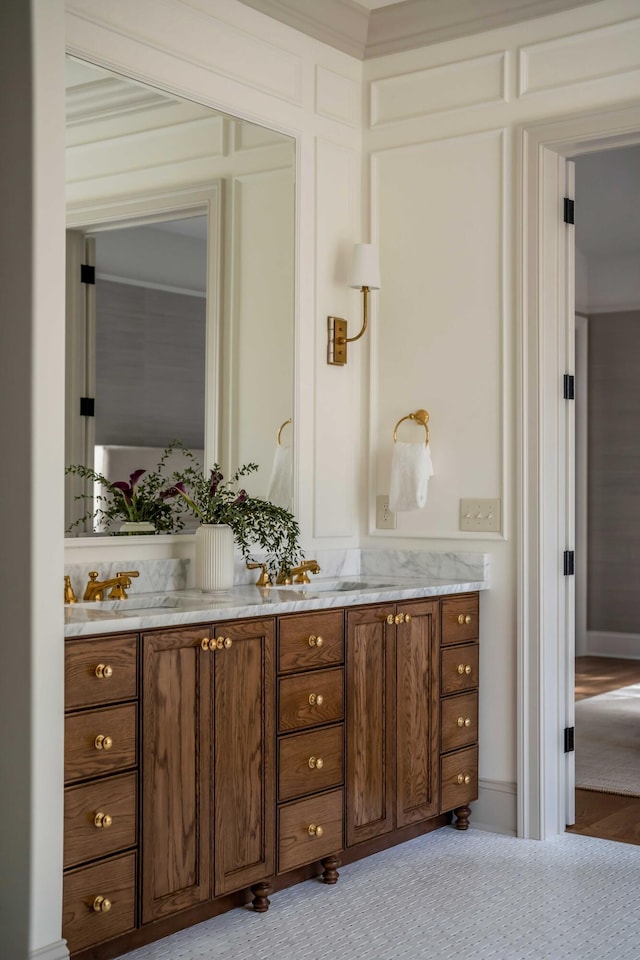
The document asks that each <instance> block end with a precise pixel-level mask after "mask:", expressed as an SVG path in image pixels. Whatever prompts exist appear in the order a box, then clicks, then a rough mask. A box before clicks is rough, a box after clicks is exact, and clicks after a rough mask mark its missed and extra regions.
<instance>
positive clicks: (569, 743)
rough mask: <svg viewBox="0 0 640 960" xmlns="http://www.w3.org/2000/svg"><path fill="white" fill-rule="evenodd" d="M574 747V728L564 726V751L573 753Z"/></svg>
mask: <svg viewBox="0 0 640 960" xmlns="http://www.w3.org/2000/svg"><path fill="white" fill-rule="evenodd" d="M575 749H576V728H575V727H565V728H564V752H565V753H573V752H574V750H575Z"/></svg>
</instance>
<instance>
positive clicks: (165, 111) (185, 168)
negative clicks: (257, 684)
mask: <svg viewBox="0 0 640 960" xmlns="http://www.w3.org/2000/svg"><path fill="white" fill-rule="evenodd" d="M67 68H68V73H67V223H68V227H69V229H70V230H73V231H78V232H80V233H82V234H85V235H86V236H89V237H94V238H95V246H96V261H95V262H96V272H97V285H96V288H95V299H96V303H97V320H96V327H95V331H92V330H90V329H88V328H86V324H87V323H92V322H94V321H91V320H90V319H88V315H87V313H86V312H85V306H86V304H85V303H84V300H83V298H82V293H78V292H77V291H76V293H75V294H73V295H71V294H69V292H68V298H67V299H68V334H67V339H68V343H67V367H68V377H67V380H68V385H67V418H66V422H67V440H66V449H65V460H66V463H85V464H87V465H92V457H93V449H94V444H107V445H117V446H123V445H124V446H127V445H131V446H132V447H134V448H144V447H150V448H154V450H155V449H157V448H159V447H160V448H161V447H162V446H164V445H166V444H167V443H169V442H170V441H171V440H173V439H180V440H182V441H183V442H184V443H185V444H186V445H187V446H189V447H191V448H192V449H198V448H200V449H202V448H203V447H204V449H205V459H206V461H207V463H208V464H212V463H213V462H218V463H220V464H221V465H222V467H223V470H224V471H232V470H233V469H235V468H236V467H237V466H238V465H240V463H243V462H246V461H247V460H252V461H255V462H257V463H258V464H259V466H260V470H259V472H258V474H256V475H255V477H252V478H250V480H251V483H250V484H247V486H248V487H250V492H251V493H252V494H256V495H261V496H267V495H269V491H270V481H271V473H272V468H273V465H274V463H275V462H276V460H280V459H281V458H278V457H276V437H277V435H278V430H279V428H280V426H281V424H282V423H283V422H284V421H286V420H287V419H289V418H290V417H292V416H293V413H294V411H293V375H294V373H293V364H294V357H293V342H294V338H293V331H294V301H295V297H294V247H295V225H294V218H295V215H294V196H295V186H294V184H295V144H294V141H293V140H292V139H291V138H289V137H286V136H284V135H282V134H280V133H277V132H275V131H272V130H268V129H266V128H263V127H259V126H257V125H255V124H251V123H248V122H245V121H242V120H239V119H237V118H233V117H228V116H225V115H222V114H220V113H217V112H216V111H213V110H211V109H209V108H207V107H204V106H202V105H200V104H195V103H192V102H189V101H184V100H180V99H179V98H176V97H173V96H169V95H167V94H165V93H162V92H160V91H157V90H154V89H151V88H148V87H145V86H143V85H141V84H139V83H135V82H132V81H129V80H127V79H126V78H122V77H118V76H115V75H112V74H110V73H108V72H106V71H103V70H102V69H99V68H95V67H94V66H93V65H90V64H86V63H83V62H79V61H77V60H74V59H73V58H68V61H67ZM209 196H211V197H213V200H212V201H211V202H209V199H208V198H209ZM203 198H204V199H203ZM69 270H70V267H69V264H68V277H67V285H68V290H69V285H70V280H69ZM74 301H77V303H76V307H77V306H78V304H80V310H79V313H80V314H82V315H81V316H80V317H79V318H76V319H74V320H72V321H70V320H69V315H70V313H73V312H74V309H72V308H73V302H74ZM70 304H71V306H70ZM75 313H78V310H75ZM83 325H85V326H84V327H83ZM74 338H75V340H74ZM203 338H204V339H203ZM94 341H95V351H94V350H93V343H94ZM84 363H86V364H87V367H88V371H89V382H90V383H93V382H94V379H95V386H94V392H95V397H96V414H97V415H96V418H95V421H94V422H93V423H92V424H89V425H88V426H86V425H85V424H83V423H78V422H77V418H78V416H79V414H78V410H77V406H78V395H83V391H85V390H86V382H87V381H86V377H85V374H84V372H81V370H80V368H81V367H82V366H83V364H84ZM92 365H93V370H91V367H92ZM158 384H160V389H161V390H162V389H164V395H163V396H162V397H161V398H160V399H154V396H153V391H154V390H155V389H156V387H157V386H158ZM256 397H257V398H259V401H260V402H259V403H256ZM145 414H148V416H146V415H145ZM292 436H293V432H292V430H291V429H288V430H287V431H285V433H283V443H286V444H289V443H291V438H292ZM134 456H135V454H134ZM118 462H119V463H120V464H122V463H123V461H122V458H121V457H119V458H118ZM124 462H126V461H124ZM135 468H136V464H135V463H132V466H131V469H132V470H133V469H135ZM68 479H69V478H68ZM110 479H112V480H113V479H123V477H121V476H118V477H115V476H114V477H110ZM124 479H126V476H125V477H124ZM280 489H282V487H281V486H280ZM271 490H273V487H271ZM77 492H78V488H77V486H76V489H75V490H74V489H73V488H72V485H71V484H69V489H68V491H67V518H66V522H67V525H68V523H69V522H70V521H71V519H73V517H74V516H77V515H78V512H77V511H78V507H77V505H74V502H73V496H74V494H75V493H77ZM284 505H287V506H290V507H292V506H293V504H292V503H291V501H289V503H287V504H284ZM85 532H90V531H85Z"/></svg>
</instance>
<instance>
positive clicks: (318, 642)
mask: <svg viewBox="0 0 640 960" xmlns="http://www.w3.org/2000/svg"><path fill="white" fill-rule="evenodd" d="M323 643H324V638H323V637H316V635H315V634H314V633H312V634H311V636H310V637H309V646H310V647H321V646H322V644H323Z"/></svg>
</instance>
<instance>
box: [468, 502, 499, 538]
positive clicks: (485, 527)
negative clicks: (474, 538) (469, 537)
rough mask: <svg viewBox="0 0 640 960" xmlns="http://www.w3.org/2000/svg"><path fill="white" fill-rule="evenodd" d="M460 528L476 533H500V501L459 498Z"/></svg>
mask: <svg viewBox="0 0 640 960" xmlns="http://www.w3.org/2000/svg"><path fill="white" fill-rule="evenodd" d="M460 529H461V530H473V531H475V532H476V533H500V530H501V529H502V503H501V501H500V500H478V499H473V500H461V501H460Z"/></svg>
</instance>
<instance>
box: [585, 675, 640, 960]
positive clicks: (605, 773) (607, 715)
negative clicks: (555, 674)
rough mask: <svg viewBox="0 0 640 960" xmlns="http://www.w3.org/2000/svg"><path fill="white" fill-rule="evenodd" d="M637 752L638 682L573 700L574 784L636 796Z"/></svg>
mask: <svg viewBox="0 0 640 960" xmlns="http://www.w3.org/2000/svg"><path fill="white" fill-rule="evenodd" d="M639 754H640V683H636V684H633V685H631V686H628V687H621V688H619V689H618V690H611V691H609V693H601V694H599V695H598V696H597V697H587V698H586V699H585V700H579V701H578V702H577V703H576V787H581V788H582V789H584V790H599V791H602V792H604V793H618V794H622V795H624V796H631V797H640V764H639V763H638V755H639ZM638 956H639V957H640V947H639V949H638Z"/></svg>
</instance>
